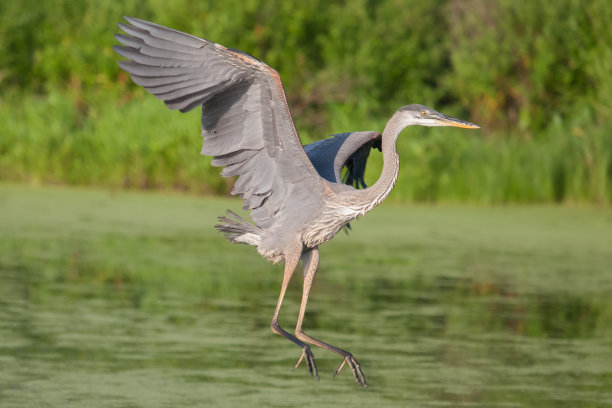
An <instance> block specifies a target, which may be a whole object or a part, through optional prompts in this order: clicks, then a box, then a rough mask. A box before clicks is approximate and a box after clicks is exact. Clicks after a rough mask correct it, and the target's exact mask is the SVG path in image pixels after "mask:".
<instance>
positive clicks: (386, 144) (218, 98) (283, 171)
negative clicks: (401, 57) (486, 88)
mask: <svg viewBox="0 0 612 408" xmlns="http://www.w3.org/2000/svg"><path fill="white" fill-rule="evenodd" d="M125 19H126V20H127V23H128V24H125V23H119V28H120V29H121V30H122V31H123V32H124V33H125V34H116V35H115V37H116V39H117V40H118V41H119V42H120V43H122V44H123V45H116V46H114V47H113V49H114V50H115V51H116V52H117V53H118V54H120V55H121V56H123V57H125V58H127V59H126V60H121V61H120V62H119V66H120V67H121V68H122V69H124V70H125V71H127V72H128V73H129V74H130V76H131V78H132V80H133V81H134V82H135V83H136V84H138V85H140V86H143V87H144V88H145V89H146V90H147V91H148V92H149V93H151V94H153V95H155V96H156V97H157V98H159V99H161V100H162V101H163V102H164V103H165V104H166V105H167V107H168V108H170V109H173V110H179V111H180V112H187V111H189V110H191V109H193V108H196V107H201V108H202V116H201V120H202V139H203V143H202V146H203V147H202V150H201V153H202V154H203V155H206V156H212V157H213V159H212V162H211V164H212V165H213V166H217V167H223V170H222V171H221V175H222V176H223V177H236V181H235V183H234V186H233V189H232V191H231V194H233V195H238V196H240V197H241V198H242V202H243V209H244V210H247V211H249V212H250V213H249V214H250V218H251V219H252V221H253V223H251V222H249V221H247V220H246V219H244V218H243V217H241V216H239V215H238V214H236V213H235V212H233V211H230V210H228V211H227V213H226V215H225V216H221V217H219V224H218V225H216V228H217V229H218V230H219V231H221V232H222V233H224V234H225V236H226V238H227V239H229V241H230V242H234V243H243V244H249V245H252V246H255V247H256V248H257V251H258V253H259V254H260V255H262V256H263V257H264V258H266V259H268V260H270V261H272V262H274V263H279V262H282V263H284V272H283V280H282V284H281V288H280V294H279V296H278V301H277V304H276V308H275V310H274V314H273V316H272V321H271V323H270V327H271V329H272V331H273V332H274V333H277V334H279V335H281V336H283V337H285V338H286V339H288V340H290V341H292V342H293V343H295V344H296V345H297V346H299V347H300V348H301V349H302V351H301V355H300V356H299V359H298V360H297V363H296V364H295V365H294V368H295V367H298V366H299V365H300V363H301V362H302V361H305V365H306V366H307V369H308V372H309V373H310V376H312V377H315V378H317V379H319V374H318V370H317V365H316V362H315V358H314V355H313V353H312V351H311V346H310V345H315V346H318V347H322V348H324V349H327V350H329V351H331V352H334V353H336V354H339V355H340V356H341V357H342V362H341V363H340V366H339V367H338V369H337V370H336V371H335V373H334V377H335V376H336V375H338V374H339V373H340V371H341V370H342V368H343V367H344V366H345V365H348V366H349V367H350V369H351V371H352V374H353V377H354V380H355V381H356V382H357V383H358V384H360V385H362V386H364V387H367V381H366V378H365V375H364V373H363V370H362V368H361V366H360V364H359V362H358V361H357V359H356V358H355V357H354V356H353V354H352V353H350V352H349V351H346V350H344V349H341V348H338V347H336V346H332V345H331V344H328V343H325V342H323V341H321V340H319V339H316V338H314V337H312V336H310V335H308V334H306V333H305V332H304V330H303V327H302V325H303V322H304V316H305V313H306V304H307V302H308V296H309V294H310V290H311V287H312V284H313V280H314V278H315V275H316V273H317V268H318V265H319V245H321V244H323V243H325V242H327V241H329V240H330V239H332V238H333V237H334V236H335V235H336V234H337V233H338V232H339V231H341V230H342V229H344V228H346V227H347V226H348V225H349V223H350V222H351V221H352V220H354V219H355V218H357V217H359V216H362V215H364V214H365V213H367V212H368V211H370V210H371V209H373V208H374V207H376V206H377V205H379V204H380V203H381V202H382V201H383V200H384V199H385V198H386V197H387V196H388V195H389V193H390V192H391V190H392V189H393V186H394V185H395V182H396V180H397V177H398V175H399V168H400V166H399V164H400V160H399V155H398V153H397V149H396V142H397V139H398V136H399V135H400V133H401V132H402V130H404V129H405V128H406V127H408V126H411V125H419V126H454V127H460V128H467V129H477V128H479V126H477V125H475V124H473V123H470V122H467V121H463V120H460V119H456V118H453V117H450V116H447V115H444V114H442V113H439V112H437V111H435V110H433V109H431V108H428V107H426V106H423V105H418V104H413V105H407V106H404V107H402V108H400V109H399V110H397V111H396V112H395V113H394V114H393V116H391V118H390V119H389V121H388V122H387V124H386V126H385V128H384V130H383V132H382V134H381V133H379V132H376V131H366V132H349V133H343V134H339V135H334V136H331V137H329V138H327V139H323V140H320V141H318V142H314V143H311V144H308V145H306V146H302V143H301V141H300V138H299V136H298V133H297V130H296V128H295V125H294V122H293V118H292V116H291V112H290V110H289V105H288V102H287V97H286V94H285V90H284V88H283V84H282V82H281V78H280V76H279V74H278V72H277V71H276V70H274V69H273V68H271V67H270V66H268V65H267V64H265V63H264V62H263V61H260V60H259V59H257V58H255V57H253V56H251V55H250V54H247V53H246V52H243V51H240V50H237V49H233V48H227V47H225V46H222V45H220V44H217V43H214V42H212V41H209V40H206V39H203V38H199V37H196V36H193V35H190V34H187V33H183V32H180V31H177V30H174V29H171V28H167V27H164V26H161V25H158V24H155V23H152V22H148V21H144V20H141V19H137V18H132V17H125ZM372 149H378V150H380V151H381V152H382V158H383V168H382V173H381V175H380V177H379V179H378V180H377V181H376V182H375V183H374V184H372V185H371V186H367V185H366V183H365V181H364V177H363V175H364V171H365V165H366V161H367V159H368V156H369V153H370V150H372ZM345 168H346V170H344V176H343V175H342V172H343V169H345ZM300 260H301V261H302V267H303V274H304V282H303V290H302V300H301V304H300V308H299V313H298V317H297V323H296V326H295V331H294V333H293V334H291V333H289V332H288V331H286V330H285V329H283V328H282V327H281V326H280V325H279V313H280V310H281V305H282V303H283V298H284V296H285V291H286V289H287V286H288V284H289V281H290V279H291V277H292V276H293V274H294V272H295V270H296V269H297V267H298V265H299V262H300Z"/></svg>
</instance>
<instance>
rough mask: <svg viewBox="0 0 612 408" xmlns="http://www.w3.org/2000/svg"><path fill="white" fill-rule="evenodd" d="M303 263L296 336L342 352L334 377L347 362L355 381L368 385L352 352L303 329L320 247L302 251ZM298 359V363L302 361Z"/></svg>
mask: <svg viewBox="0 0 612 408" xmlns="http://www.w3.org/2000/svg"><path fill="white" fill-rule="evenodd" d="M302 263H303V264H304V291H303V294H302V304H301V306H300V314H299V316H298V320H297V325H296V326H295V336H296V337H297V338H298V339H300V340H303V341H306V342H308V343H311V344H314V345H316V346H319V347H323V348H324V349H327V350H329V351H333V352H334V353H337V354H340V355H341V356H342V357H344V360H343V361H342V364H340V367H338V369H337V370H336V372H335V373H334V377H335V376H336V375H338V373H339V372H340V370H342V367H344V365H345V364H348V365H349V367H351V370H352V371H353V377H355V381H357V383H358V384H361V385H363V386H364V387H367V386H368V383H367V382H366V379H365V375H364V374H363V371H361V367H360V366H359V362H357V360H356V359H355V357H353V355H352V354H351V353H349V352H348V351H346V350H342V349H339V348H338V347H334V346H332V345H330V344H327V343H324V342H322V341H321V340H317V339H315V338H313V337H310V336H309V335H307V334H306V333H304V331H303V330H302V323H303V322H304V314H305V313H306V303H307V302H308V295H309V294H310V288H311V286H312V282H313V281H314V278H315V274H316V273H317V268H318V267H319V249H318V248H317V247H315V248H312V249H310V250H306V251H304V252H303V253H302ZM300 361H301V358H300V360H299V361H298V364H299V363H300Z"/></svg>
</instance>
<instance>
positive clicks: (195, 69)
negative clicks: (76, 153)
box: [113, 17, 324, 226]
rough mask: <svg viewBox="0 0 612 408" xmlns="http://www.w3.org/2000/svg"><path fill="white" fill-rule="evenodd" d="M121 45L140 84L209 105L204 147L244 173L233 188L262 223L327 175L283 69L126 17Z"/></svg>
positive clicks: (234, 172)
mask: <svg viewBox="0 0 612 408" xmlns="http://www.w3.org/2000/svg"><path fill="white" fill-rule="evenodd" d="M126 20H127V21H128V22H129V23H130V24H119V27H120V28H121V29H122V30H123V31H124V32H125V33H126V34H127V35H124V34H117V35H116V38H117V40H118V41H119V42H121V43H122V44H124V45H123V46H115V47H113V48H114V50H115V51H116V52H117V53H119V54H120V55H122V56H124V57H125V58H127V59H128V60H124V61H120V62H119V65H120V67H121V68H123V69H124V70H126V71H127V72H129V73H130V74H131V77H132V79H133V80H134V82H135V83H136V84H138V85H141V86H143V87H144V88H145V89H146V90H147V91H148V92H150V93H152V94H153V95H155V96H156V97H157V98H159V99H161V100H162V101H164V103H165V104H166V105H167V106H168V107H169V108H170V109H176V110H179V111H181V112H186V111H189V110H191V109H193V108H194V107H197V106H200V105H201V106H202V137H203V147H202V154H204V155H210V156H214V159H213V161H212V164H213V166H219V167H225V168H224V169H223V171H222V173H221V174H222V175H223V176H226V177H229V176H238V180H237V181H236V183H235V185H234V189H233V191H232V194H237V195H239V196H241V197H242V199H243V207H244V209H248V210H251V217H252V218H253V220H254V221H255V222H256V223H257V224H258V225H259V226H266V225H270V224H271V223H273V221H274V217H275V216H276V215H277V214H278V213H279V212H280V211H282V209H283V205H284V203H285V202H286V200H287V198H288V196H289V195H290V194H291V192H292V191H294V190H295V189H296V188H299V189H306V188H307V189H310V191H314V190H313V189H317V188H321V186H322V184H321V183H323V182H324V181H323V180H322V179H320V178H319V177H318V173H317V171H316V170H315V168H314V167H313V165H312V163H311V162H310V160H309V159H308V156H307V155H306V153H305V152H304V149H303V148H302V145H301V143H300V140H299V137H298V134H297V131H296V130H295V127H294V124H293V120H292V118H291V114H290V112H289V108H288V105H287V100H286V96H285V92H284V89H283V86H282V83H281V81H280V77H279V75H278V73H277V72H276V71H275V70H273V69H272V68H270V67H269V66H267V65H266V64H264V63H263V62H261V61H259V60H257V59H256V58H254V57H252V56H250V55H248V54H245V53H243V52H241V51H237V50H232V49H229V48H226V47H223V46H221V45H218V44H215V43H213V42H210V41H208V40H205V39H202V38H198V37H195V36H192V35H189V34H185V33H182V32H180V31H176V30H173V29H170V28H166V27H163V26H160V25H157V24H154V23H150V22H147V21H143V20H139V19H136V18H129V17H126Z"/></svg>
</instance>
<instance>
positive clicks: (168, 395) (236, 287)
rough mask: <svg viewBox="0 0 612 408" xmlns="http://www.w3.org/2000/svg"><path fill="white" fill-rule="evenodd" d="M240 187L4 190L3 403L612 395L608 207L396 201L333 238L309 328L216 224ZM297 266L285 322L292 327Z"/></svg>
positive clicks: (393, 402)
mask: <svg viewBox="0 0 612 408" xmlns="http://www.w3.org/2000/svg"><path fill="white" fill-rule="evenodd" d="M239 207H240V203H239V201H238V200H229V199H219V198H202V197H194V196H188V195H177V194H154V193H142V192H110V191H104V190H99V189H79V188H69V189H67V188H63V187H52V188H50V187H35V188H31V187H24V186H15V185H0V338H1V339H2V347H0V361H2V366H3V369H2V370H0V399H1V400H2V405H3V407H4V406H6V407H24V406H39V405H41V404H43V405H44V404H48V405H51V406H61V407H83V406H87V405H89V403H90V402H91V401H95V406H97V407H117V406H131V407H144V406H146V407H162V406H195V407H200V406H202V407H204V406H206V407H208V406H214V407H235V406H255V407H259V406H261V407H268V406H278V407H284V406H300V407H338V406H343V405H350V406H377V407H402V408H403V407H440V406H462V405H463V406H487V407H490V406H517V407H531V406H537V407H545V408H552V407H566V406H580V407H593V408H595V407H602V406H608V405H610V404H612V393H611V390H612V387H611V385H612V366H611V365H610V361H611V359H612V349H611V348H610V338H611V336H612V302H610V288H611V287H612V276H611V275H610V273H609V272H610V265H611V264H612V252H611V251H610V248H611V247H612V228H611V227H612V225H611V223H612V211H611V210H610V208H601V207H595V206H584V207H580V206H529V207H527V206H516V207H513V206H504V207H501V206H500V207H469V206H450V205H439V206H435V207H434V206H420V205H411V206H406V205H403V206H396V205H392V204H390V203H387V204H384V205H382V206H381V207H379V208H377V209H376V210H374V211H373V212H372V213H371V214H369V215H368V216H367V217H364V218H363V219H360V220H357V221H356V222H355V223H354V225H353V227H354V228H353V230H352V232H351V233H350V235H348V236H347V235H345V234H339V235H338V236H337V237H336V238H335V239H334V240H333V241H331V242H330V243H328V244H326V245H324V246H323V247H322V248H321V265H320V270H319V273H318V274H317V279H316V280H315V282H314V287H313V291H312V294H311V297H310V302H309V307H308V312H307V314H306V319H305V328H306V330H307V332H308V333H310V334H311V335H313V336H318V337H321V338H322V339H324V340H327V341H329V342H331V343H332V344H336V345H338V346H344V347H346V348H347V349H349V350H350V351H352V352H354V353H355V355H356V356H357V358H358V359H359V361H360V363H361V364H362V366H363V368H364V371H365V373H366V375H367V376H368V382H369V383H370V388H369V389H368V390H367V391H363V390H362V389H361V388H359V387H358V386H357V385H355V383H354V382H353V380H352V378H351V375H350V373H349V372H348V371H343V372H342V373H341V374H340V375H339V376H338V377H337V378H335V379H333V378H332V375H331V374H332V373H333V371H334V370H335V369H336V368H337V366H338V364H339V360H338V357H337V356H335V355H333V354H332V353H329V352H326V351H324V350H321V349H318V348H315V349H313V352H314V353H315V356H316V358H317V363H318V367H319V372H320V375H321V380H320V381H319V382H315V381H314V380H311V379H310V378H309V377H308V375H307V373H306V369H305V368H304V367H303V366H300V367H299V368H297V369H296V370H291V365H292V364H294V363H295V361H296V360H297V357H298V356H299V349H298V348H297V347H295V346H294V345H292V344H290V343H289V342H288V341H285V340H284V339H282V338H280V337H279V336H275V335H274V334H272V333H271V331H270V329H269V322H270V319H271V316H272V313H273V311H274V306H275V303H276V299H277V296H278V291H279V288H280V281H281V279H282V266H281V265H272V264H270V263H268V262H266V261H264V260H263V259H261V257H260V256H259V255H257V253H256V251H255V249H254V248H253V247H249V246H246V245H233V244H230V243H229V242H227V241H226V240H225V239H224V238H223V236H222V235H221V234H219V233H217V232H216V231H215V230H214V228H212V225H213V224H214V222H215V217H216V216H217V215H220V214H222V211H223V210H224V209H226V208H232V209H237V208H239ZM301 280H302V279H301V274H300V273H299V272H298V273H296V274H295V276H294V278H293V281H292V283H291V285H290V288H289V291H288V292H287V296H286V300H285V302H284V307H283V309H282V313H281V316H280V318H281V324H283V325H284V327H285V328H287V329H289V330H290V329H291V328H292V327H293V325H294V324H295V319H296V316H297V308H298V305H299V302H300V299H301Z"/></svg>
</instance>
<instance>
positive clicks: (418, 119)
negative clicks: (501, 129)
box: [396, 105, 480, 129]
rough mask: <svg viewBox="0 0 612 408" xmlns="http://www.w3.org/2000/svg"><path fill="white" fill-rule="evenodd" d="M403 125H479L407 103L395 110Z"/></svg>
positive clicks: (468, 126)
mask: <svg viewBox="0 0 612 408" xmlns="http://www.w3.org/2000/svg"><path fill="white" fill-rule="evenodd" d="M396 114H397V115H400V118H401V120H402V123H403V124H404V126H411V125H419V126H455V127H460V128H466V129H478V128H480V126H478V125H475V124H473V123H470V122H466V121H464V120H460V119H455V118H453V117H450V116H446V115H444V114H442V113H440V112H437V111H435V110H433V109H431V108H428V107H427V106H425V105H407V106H404V107H403V108H401V109H400V110H398V111H397V113H396Z"/></svg>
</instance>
